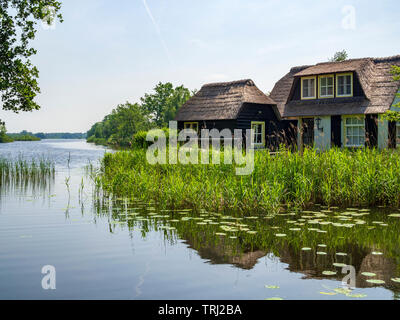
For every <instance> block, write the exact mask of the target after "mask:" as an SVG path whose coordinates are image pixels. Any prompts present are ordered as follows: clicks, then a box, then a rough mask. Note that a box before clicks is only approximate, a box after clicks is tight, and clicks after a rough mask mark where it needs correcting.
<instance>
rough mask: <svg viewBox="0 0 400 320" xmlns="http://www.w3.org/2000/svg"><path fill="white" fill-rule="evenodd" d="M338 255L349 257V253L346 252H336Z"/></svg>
mask: <svg viewBox="0 0 400 320" xmlns="http://www.w3.org/2000/svg"><path fill="white" fill-rule="evenodd" d="M336 255H337V256H342V257H344V256H347V253H345V252H336Z"/></svg>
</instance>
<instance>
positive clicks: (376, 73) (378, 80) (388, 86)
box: [271, 55, 400, 117]
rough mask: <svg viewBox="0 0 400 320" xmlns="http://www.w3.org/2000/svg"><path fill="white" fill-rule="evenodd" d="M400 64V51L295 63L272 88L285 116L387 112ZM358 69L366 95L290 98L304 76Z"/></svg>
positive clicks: (394, 89) (357, 73)
mask: <svg viewBox="0 0 400 320" xmlns="http://www.w3.org/2000/svg"><path fill="white" fill-rule="evenodd" d="M392 65H397V66H400V55H398V56H393V57H387V58H363V59H352V60H346V61H342V62H325V63H319V64H316V65H314V66H301V67H295V68H292V69H291V70H290V72H289V73H288V74H287V75H285V76H284V77H283V78H282V79H281V80H279V81H278V82H277V83H276V85H275V87H274V89H273V90H272V92H271V98H272V99H273V100H274V101H276V103H277V106H278V109H279V112H280V113H281V116H282V117H299V116H313V115H340V114H371V113H384V112H386V111H387V110H389V109H390V107H391V105H392V103H393V100H394V98H395V97H396V93H397V91H398V89H399V86H400V81H393V75H392V74H391V66H392ZM350 71H352V72H355V74H356V76H357V77H358V79H359V81H360V84H361V87H362V89H363V91H364V94H365V98H364V97H354V98H340V99H337V98H334V99H321V100H319V99H316V100H307V101H289V102H288V100H289V98H290V96H291V93H292V91H293V88H294V85H293V84H294V83H296V82H297V81H299V79H300V77H302V76H310V75H320V74H329V73H335V72H350Z"/></svg>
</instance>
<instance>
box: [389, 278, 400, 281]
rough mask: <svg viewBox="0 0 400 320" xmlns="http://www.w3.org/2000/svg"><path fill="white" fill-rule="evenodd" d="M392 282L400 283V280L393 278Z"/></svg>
mask: <svg viewBox="0 0 400 320" xmlns="http://www.w3.org/2000/svg"><path fill="white" fill-rule="evenodd" d="M390 280H392V281H393V282H400V278H391V279H390Z"/></svg>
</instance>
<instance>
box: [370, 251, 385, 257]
mask: <svg viewBox="0 0 400 320" xmlns="http://www.w3.org/2000/svg"><path fill="white" fill-rule="evenodd" d="M371 254H373V255H374V256H381V255H382V254H383V253H382V252H379V251H372V252H371Z"/></svg>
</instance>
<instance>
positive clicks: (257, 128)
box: [251, 122, 265, 146]
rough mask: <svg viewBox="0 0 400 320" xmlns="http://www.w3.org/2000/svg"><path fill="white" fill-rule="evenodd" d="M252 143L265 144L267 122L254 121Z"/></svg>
mask: <svg viewBox="0 0 400 320" xmlns="http://www.w3.org/2000/svg"><path fill="white" fill-rule="evenodd" d="M251 130H252V140H251V141H252V143H253V145H256V146H261V145H264V142H265V140H264V138H265V137H264V135H265V123H264V122H252V123H251Z"/></svg>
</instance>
